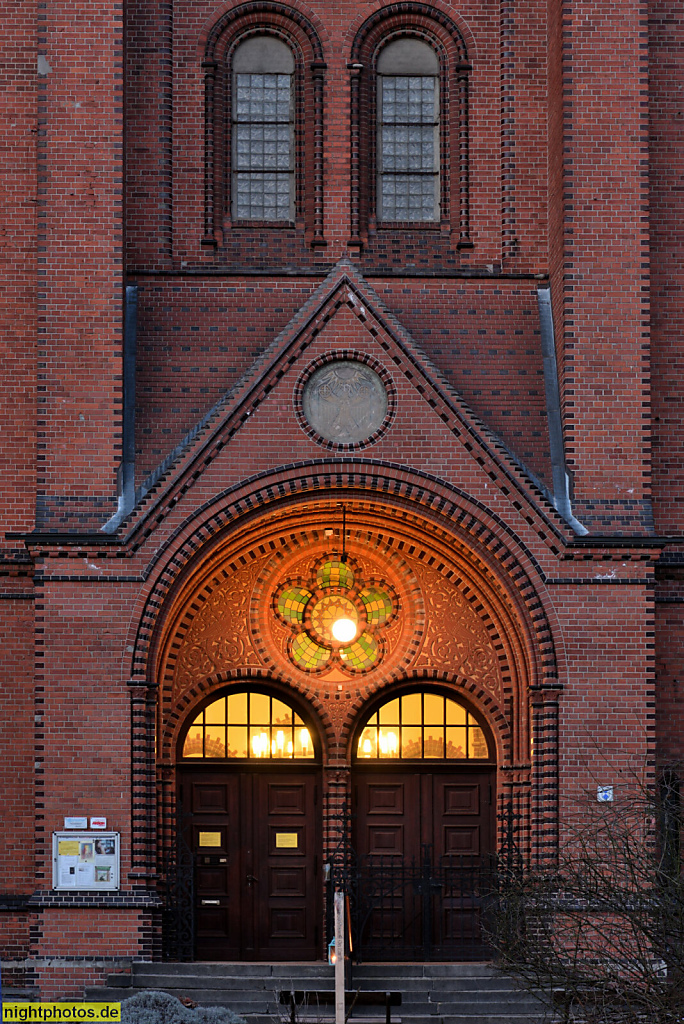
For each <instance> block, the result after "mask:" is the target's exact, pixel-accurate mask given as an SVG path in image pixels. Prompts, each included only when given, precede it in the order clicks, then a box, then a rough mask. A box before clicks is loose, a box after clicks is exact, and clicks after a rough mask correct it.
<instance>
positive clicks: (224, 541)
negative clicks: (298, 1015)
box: [0, 0, 684, 998]
mask: <svg viewBox="0 0 684 1024" xmlns="http://www.w3.org/2000/svg"><path fill="white" fill-rule="evenodd" d="M2 23H3V37H2V47H3V49H4V50H5V52H6V60H5V62H4V65H3V66H4V69H5V70H4V71H3V72H2V82H3V86H4V95H5V97H6V102H5V109H4V111H3V114H2V121H1V122H0V123H1V130H2V132H3V135H4V137H5V142H4V146H5V153H6V154H9V155H8V156H7V157H6V161H5V166H4V167H3V169H2V180H3V199H4V202H5V204H6V217H5V225H6V226H5V228H4V230H3V233H2V237H1V238H0V248H1V252H2V269H3V275H4V280H3V295H4V297H5V300H6V301H5V303H4V309H3V314H2V316H3V345H4V356H5V358H4V360H3V378H2V385H1V390H0V395H1V400H2V404H3V414H4V415H3V423H4V431H3V439H2V441H0V451H1V457H2V463H3V467H4V474H3V484H4V486H3V488H2V495H1V501H0V509H1V511H2V515H1V521H2V535H1V536H0V546H1V547H2V552H1V558H2V561H1V566H2V574H1V576H0V584H1V588H0V597H1V598H2V609H3V611H4V615H3V620H2V621H3V647H4V654H5V656H4V658H3V662H4V671H3V673H2V674H1V676H0V679H1V682H0V685H1V686H2V706H3V712H4V713H3V716H2V719H3V720H2V743H3V756H2V758H1V759H0V777H1V779H2V787H1V788H2V797H0V801H1V803H2V822H3V828H2V833H3V840H2V844H1V846H0V864H1V872H0V877H1V878H2V882H0V929H1V934H2V944H1V947H0V955H1V957H2V970H3V977H4V980H5V982H6V983H8V982H9V983H12V982H14V983H16V984H17V985H20V986H25V987H26V986H32V987H34V989H35V990H36V991H37V992H39V994H40V995H41V997H42V998H52V997H55V996H61V995H64V996H69V997H72V996H78V995H79V994H81V993H82V992H83V988H84V986H85V985H86V984H93V983H97V982H99V980H100V979H101V978H103V977H104V976H105V975H107V974H108V973H112V972H116V971H120V970H126V969H128V965H129V964H130V962H131V960H132V959H150V958H155V957H158V956H160V955H161V953H160V951H161V942H162V939H163V936H162V918H161V902H160V895H159V894H160V891H161V889H160V885H161V881H160V879H161V876H162V875H163V864H164V857H165V851H167V850H168V848H169V843H172V842H173V839H174V825H173V821H174V818H173V813H174V808H175V801H176V763H177V761H179V759H180V748H179V746H178V744H179V740H180V739H181V738H182V736H183V735H184V729H185V728H186V726H187V723H188V721H189V720H191V719H192V718H193V717H194V716H195V715H196V714H197V712H198V709H200V708H201V707H202V706H203V702H205V703H206V698H207V697H208V696H209V695H211V694H214V693H216V694H219V693H223V692H226V688H227V687H239V686H242V687H243V688H247V689H249V688H250V687H251V688H254V689H257V690H258V689H259V688H260V687H262V688H266V689H267V690H269V692H273V693H277V694H278V695H280V696H281V697H282V698H283V699H284V700H286V701H289V702H290V703H293V705H294V706H295V707H296V708H298V709H300V711H301V713H302V714H303V715H304V716H305V718H306V719H307V721H309V722H310V723H311V728H312V729H313V730H314V734H315V736H316V744H317V750H318V751H319V754H320V761H321V771H322V778H323V794H324V808H325V809H324V813H323V819H322V820H323V824H322V833H321V836H320V837H319V841H320V849H321V854H322V855H325V854H326V852H329V849H330V847H331V845H333V842H334V841H333V835H334V831H335V818H336V814H338V813H339V810H340V808H341V807H342V806H343V804H344V799H345V796H344V795H345V793H347V791H348V786H349V778H350V770H351V771H352V773H353V761H354V749H355V748H354V743H355V742H356V739H357V736H358V734H357V729H358V727H359V725H360V724H362V723H363V721H364V720H365V717H367V716H368V712H369V709H370V708H371V707H374V706H375V704H374V702H376V703H377V700H379V698H380V696H381V695H383V696H387V695H389V694H390V693H391V692H397V693H400V692H401V693H403V692H406V690H407V689H408V688H410V687H416V688H420V687H428V688H430V687H432V688H433V689H437V690H439V692H443V693H445V694H447V695H452V696H453V697H454V698H455V699H459V700H461V701H462V703H463V704H464V705H465V706H467V707H468V708H469V709H471V710H472V712H473V713H474V714H476V715H477V716H479V720H480V721H481V722H482V723H483V725H484V727H485V728H486V729H487V730H488V734H490V735H491V738H492V742H493V744H494V745H495V747H496V769H497V776H496V777H497V785H496V789H497V792H496V798H497V807H498V809H499V811H500V812H503V811H504V810H506V808H510V807H514V809H515V811H516V815H517V818H516V820H517V821H518V822H519V842H520V844H521V847H522V848H523V850H524V851H525V853H526V854H527V855H528V856H530V857H531V858H533V859H534V860H535V861H536V862H544V861H546V860H549V859H552V858H553V852H554V848H555V844H556V842H557V836H558V830H559V827H560V826H561V823H562V819H563V814H564V813H566V812H567V811H568V809H570V808H571V807H572V806H573V801H574V800H575V799H576V798H577V797H578V796H581V795H582V794H584V793H586V792H590V793H591V792H592V791H593V792H595V790H596V786H597V784H610V785H614V786H615V790H616V799H619V798H620V791H621V787H623V788H624V787H626V786H627V785H628V784H629V781H630V780H631V779H632V778H633V776H634V774H635V773H636V774H637V775H639V776H640V777H642V776H644V775H645V777H647V778H649V779H651V778H653V777H654V776H655V775H656V774H657V772H658V771H660V770H661V769H663V768H665V767H670V766H673V765H675V764H677V763H678V762H679V761H680V759H681V752H682V748H683V744H684V695H683V691H682V685H683V684H682V672H684V661H683V648H682V644H683V643H684V620H683V618H682V612H681V610H680V609H681V607H682V602H684V529H683V527H682V518H681V514H680V512H681V508H682V503H683V502H684V471H683V466H684V458H683V454H684V436H683V433H682V425H681V422H682V415H681V405H682V402H683V401H684V399H683V398H682V395H683V394H684V391H683V388H682V381H681V376H682V365H684V364H683V360H684V352H683V351H682V339H681V335H682V331H681V327H682V316H683V314H682V288H683V287H684V249H683V244H684V243H683V242H682V237H681V229H680V224H681V223H682V220H683V219H684V210H683V209H682V203H684V198H683V197H684V191H683V190H682V188H681V173H682V161H683V160H684V157H682V152H681V146H680V145H679V140H680V135H681V128H680V121H681V118H682V116H683V115H682V109H680V108H681V96H680V93H681V90H682V88H683V87H684V65H683V62H682V46H683V45H684V24H683V23H682V19H681V14H680V11H679V8H678V7H677V6H675V5H674V4H673V3H671V2H670V0H662V2H660V0H652V2H651V3H650V4H648V5H646V4H644V5H639V4H636V3H632V4H628V5H626V6H625V7H624V8H622V9H621V11H620V16H619V18H616V16H615V8H614V6H612V5H608V4H598V5H597V4H596V3H592V4H589V3H586V2H574V0H565V2H564V4H563V5H561V6H559V5H555V4H548V5H547V4H542V3H540V2H536V3H531V4H527V5H522V6H521V5H514V4H513V3H509V2H507V0H502V2H501V3H500V4H494V3H492V2H489V0H487V2H484V3H482V2H475V0H463V3H461V4H460V5H459V4H456V3H447V2H441V0H434V2H431V3H424V2H422V0H415V2H414V0H399V2H397V3H382V2H380V0H373V2H371V3H366V4H360V3H354V2H346V0H345V2H341V3H337V4H325V3H317V2H311V3H303V2H299V0H288V2H282V0H245V2H243V3H240V2H232V0H222V2H220V3H218V4H217V3H209V2H204V0H195V2H193V3H188V2H186V0H176V2H174V3H171V2H167V0H155V2H153V3H150V2H148V0H127V3H126V4H114V5H110V6H106V5H101V4H97V3H95V4H93V3H90V4H88V5H84V4H75V5H74V4H71V5H69V4H65V3H61V2H59V0H55V2H53V3H49V4H41V3H31V2H23V3H18V2H15V0H12V2H9V0H8V2H7V3H6V4H5V6H4V10H3V13H2ZM259 34H270V35H273V36H275V37H277V38H278V39H281V40H283V41H284V42H286V43H287V45H288V46H289V47H290V49H291V51H292V53H293V57H294V66H295V71H294V125H295V127H294V142H293V152H294V155H295V174H294V177H295V185H294V196H295V215H294V218H293V220H292V222H291V223H287V224H278V223H260V222H257V221H249V222H246V221H243V222H240V221H236V220H235V219H234V218H233V216H232V213H231V203H230V190H231V177H230V160H231V146H230V133H231V120H230V119H231V103H232V94H231V88H230V67H231V63H230V62H231V60H232V56H231V55H232V53H233V52H234V50H235V47H236V46H237V45H238V44H239V43H240V42H241V41H242V40H244V39H246V38H251V37H253V36H255V35H259ZM404 37H413V38H419V39H421V40H424V41H426V42H428V43H429V45H430V46H431V47H433V49H434V50H435V52H436V53H437V55H438V58H439V66H440V73H439V89H440V110H441V121H440V126H439V147H438V148H439V154H440V201H439V216H438V218H437V219H436V220H435V221H434V223H429V224H425V223H421V224H417V225H416V224H411V223H402V224H399V223H392V224H388V223H383V222H382V221H381V220H379V218H378V216H377V209H376V208H377V203H376V195H375V193H376V188H377V180H376V170H377V167H376V163H377V160H376V152H375V149H376V141H375V140H376V135H375V117H376V114H377V110H376V107H377V99H376V96H377V90H376V74H375V62H376V60H377V55H378V52H379V49H380V48H381V47H382V45H383V44H384V43H385V42H387V41H388V40H389V41H391V40H393V39H399V38H404ZM549 293H550V303H551V306H550V311H549V314H550V315H548V316H547V315H546V312H545V311H547V310H548V299H549ZM136 301H137V315H136V313H135V303H136ZM333 359H347V360H348V359H353V360H355V361H356V362H358V363H360V364H361V365H363V366H367V367H370V368H371V369H374V370H375V371H376V372H377V373H378V375H379V378H380V380H381V381H382V384H383V387H384V388H385V390H386V393H387V395H388V413H387V416H386V417H385V420H384V421H383V423H382V425H381V426H380V427H379V428H378V429H377V430H376V431H375V432H374V433H373V434H372V435H371V436H370V437H368V438H365V439H363V441H362V442H359V443H358V444H348V445H347V444H334V443H332V442H326V441H325V440H324V439H323V438H322V437H320V436H319V435H318V434H316V432H315V431H314V430H313V428H310V427H309V425H308V421H307V419H306V415H305V413H304V411H303V408H302V397H301V396H302V390H303V387H304V386H305V383H306V381H307V380H308V378H309V376H310V374H311V372H312V371H313V369H315V368H316V367H318V366H326V365H327V364H328V363H329V362H330V361H331V360H333ZM342 505H344V508H345V514H346V516H347V530H348V534H347V535H345V537H342V535H341V532H340V529H341V528H340V515H341V512H340V509H341V506H342ZM345 544H346V545H348V552H349V555H350V557H351V558H355V559H357V561H358V563H359V564H360V565H362V566H365V567H366V569H365V571H367V572H368V573H369V574H371V575H372V574H373V573H375V574H376V575H377V576H378V578H380V577H382V578H383V579H386V580H387V581H388V583H390V584H391V586H392V588H393V593H396V594H397V595H398V596H397V600H398V607H399V609H400V614H399V615H398V618H397V627H396V630H395V633H393V634H391V636H388V639H387V640H386V641H383V643H384V644H385V646H384V647H383V651H384V655H383V660H382V661H380V662H378V664H377V665H376V666H375V667H373V668H372V669H370V670H369V671H367V672H365V673H357V674H354V673H351V672H347V673H346V674H345V673H344V672H342V671H339V672H338V674H337V675H335V674H334V673H333V674H329V675H327V676H326V675H325V673H318V674H311V673H308V674H307V672H305V671H303V670H300V669H299V668H298V667H297V665H296V664H294V663H293V662H292V661H291V660H290V661H288V654H287V642H286V641H287V638H286V635H285V633H284V632H282V633H281V634H279V633H278V630H277V628H276V626H275V625H274V623H275V619H274V617H273V615H272V605H273V600H274V598H273V594H274V593H275V590H274V588H275V587H276V583H277V580H279V579H281V578H285V577H286V576H288V574H289V575H290V576H293V578H294V576H297V578H299V577H303V576H304V575H306V572H308V571H309V568H308V567H309V565H310V564H313V560H315V559H316V558H321V557H324V556H325V555H326V552H330V551H332V550H333V546H335V545H337V548H339V547H340V546H341V547H342V549H344V546H345ZM283 574H284V575H283ZM217 593H220V594H221V595H222V597H221V600H220V601H219V600H218V599H217V598H215V597H212V595H215V594H217ZM212 602H213V603H212ZM211 608H213V611H212V612H211V614H210V612H209V611H208V610H207V609H211ZM454 609H458V614H457V615H456V614H455V612H454ZM203 616H204V618H203ZM200 627H201V628H200ZM212 630H213V632H212ZM202 636H204V639H202ZM207 637H208V638H209V639H207ZM231 638H232V639H231ZM473 638H476V640H475V639H473ZM469 644H473V645H474V646H473V647H472V650H471V648H470V647H469V646H468V645H469ZM94 814H100V815H104V816H106V817H107V821H108V825H109V827H111V828H112V829H113V830H114V831H117V832H120V834H121V850H122V861H121V886H120V889H119V890H118V891H116V892H113V893H107V894H103V893H97V892H94V893H88V892H85V893H79V892H74V893H67V894H66V895H65V894H64V892H60V891H54V890H53V889H52V833H53V832H55V831H58V830H61V829H62V827H63V819H64V817H65V816H66V815H83V816H87V815H94ZM500 824H501V821H500ZM322 952H323V947H322V943H321V950H320V953H321V955H322Z"/></svg>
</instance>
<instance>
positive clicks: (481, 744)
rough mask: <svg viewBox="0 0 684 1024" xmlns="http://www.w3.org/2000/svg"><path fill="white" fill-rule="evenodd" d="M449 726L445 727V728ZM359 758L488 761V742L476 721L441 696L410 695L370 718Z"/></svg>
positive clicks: (381, 708) (386, 705)
mask: <svg viewBox="0 0 684 1024" xmlns="http://www.w3.org/2000/svg"><path fill="white" fill-rule="evenodd" d="M445 723H446V725H445ZM357 754H358V757H362V758H369V757H371V758H375V759H379V760H383V759H393V758H396V757H400V758H403V759H406V758H411V759H415V758H423V759H431V758H435V759H440V760H443V759H446V760H458V761H465V760H468V759H478V760H486V759H487V758H488V757H489V750H488V747H487V740H486V737H485V734H484V731H483V729H482V728H481V726H480V725H479V724H478V722H477V719H476V718H475V716H474V715H472V714H470V712H468V711H466V709H465V708H464V707H463V706H462V705H461V704H458V703H456V701H452V700H450V699H449V698H445V697H443V696H442V695H441V694H435V693H429V692H427V693H421V692H417V693H409V694H405V695H404V696H403V697H400V698H394V700H390V701H387V702H386V703H385V704H383V705H382V706H381V707H380V708H379V710H378V711H376V712H375V714H373V715H372V716H371V718H369V720H368V722H367V724H366V727H365V729H364V730H363V733H362V735H361V738H360V740H359V746H358V751H357Z"/></svg>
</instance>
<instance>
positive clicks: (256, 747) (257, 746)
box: [252, 736, 261, 757]
mask: <svg viewBox="0 0 684 1024" xmlns="http://www.w3.org/2000/svg"><path fill="white" fill-rule="evenodd" d="M252 751H253V753H254V756H255V757H261V740H260V738H259V737H258V736H252Z"/></svg>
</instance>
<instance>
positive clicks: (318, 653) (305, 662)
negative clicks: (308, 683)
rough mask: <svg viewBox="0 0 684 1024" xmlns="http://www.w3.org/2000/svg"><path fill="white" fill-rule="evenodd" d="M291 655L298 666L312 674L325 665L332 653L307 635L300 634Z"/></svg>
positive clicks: (293, 645) (294, 641) (296, 638)
mask: <svg viewBox="0 0 684 1024" xmlns="http://www.w3.org/2000/svg"><path fill="white" fill-rule="evenodd" d="M291 653H292V658H293V659H294V661H295V662H296V663H297V665H299V667H300V668H303V669H305V670H306V671H309V672H310V671H312V670H315V669H317V668H321V667H322V666H323V665H325V664H326V662H327V661H328V660H329V658H330V655H331V653H332V651H331V650H330V649H329V648H326V647H323V646H321V644H317V643H316V641H315V640H312V639H311V637H310V636H308V635H307V634H306V633H298V634H297V636H296V637H295V638H294V640H293V641H292V648H291Z"/></svg>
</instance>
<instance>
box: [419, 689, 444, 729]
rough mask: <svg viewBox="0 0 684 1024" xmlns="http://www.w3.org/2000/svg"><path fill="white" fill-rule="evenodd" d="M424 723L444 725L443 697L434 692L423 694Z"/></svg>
mask: <svg viewBox="0 0 684 1024" xmlns="http://www.w3.org/2000/svg"><path fill="white" fill-rule="evenodd" d="M423 703H424V709H425V718H424V721H425V724H426V725H444V697H440V696H439V695H438V694H436V693H426V694H424V696H423Z"/></svg>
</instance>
